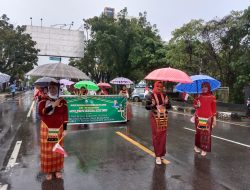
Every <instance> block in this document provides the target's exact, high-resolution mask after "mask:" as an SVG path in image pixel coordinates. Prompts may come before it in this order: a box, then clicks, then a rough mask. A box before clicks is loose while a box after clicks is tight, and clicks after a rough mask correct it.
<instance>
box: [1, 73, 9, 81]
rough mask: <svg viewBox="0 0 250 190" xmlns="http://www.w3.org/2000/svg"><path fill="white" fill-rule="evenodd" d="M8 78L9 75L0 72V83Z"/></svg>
mask: <svg viewBox="0 0 250 190" xmlns="http://www.w3.org/2000/svg"><path fill="white" fill-rule="evenodd" d="M9 80H10V75H7V74H5V73H1V72H0V83H5V82H9Z"/></svg>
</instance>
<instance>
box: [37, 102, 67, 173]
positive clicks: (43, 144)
mask: <svg viewBox="0 0 250 190" xmlns="http://www.w3.org/2000/svg"><path fill="white" fill-rule="evenodd" d="M50 105H51V100H49V99H43V100H41V102H40V103H39V114H40V116H41V127H40V149H41V155H40V157H41V170H42V172H44V173H50V172H57V171H61V170H62V169H63V164H64V156H63V155H61V154H58V153H56V152H53V151H52V148H53V146H54V145H55V144H56V143H57V142H58V140H59V139H61V137H62V132H63V130H64V129H63V125H64V124H65V123H67V121H68V108H67V103H66V101H65V100H61V102H60V106H58V107H55V108H54V109H53V110H51V111H50V112H49V113H46V108H47V107H49V106H50ZM60 145H61V146H62V147H63V140H62V141H60Z"/></svg>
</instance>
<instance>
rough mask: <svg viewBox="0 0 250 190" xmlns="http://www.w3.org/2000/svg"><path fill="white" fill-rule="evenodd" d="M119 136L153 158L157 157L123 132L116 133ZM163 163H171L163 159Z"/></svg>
mask: <svg viewBox="0 0 250 190" xmlns="http://www.w3.org/2000/svg"><path fill="white" fill-rule="evenodd" d="M116 134H117V135H119V136H121V137H122V138H124V139H125V140H127V141H129V142H130V143H132V144H133V145H135V146H137V147H138V148H140V149H141V150H143V151H144V152H146V153H148V154H150V155H151V156H153V157H155V153H154V152H153V151H151V150H149V149H148V148H146V147H145V146H143V145H141V144H140V143H138V142H136V141H134V140H133V139H131V138H130V137H128V136H127V135H124V134H123V133H121V132H118V131H117V132H116ZM162 162H163V163H164V164H166V165H167V164H169V163H170V162H169V161H168V160H166V159H163V160H162Z"/></svg>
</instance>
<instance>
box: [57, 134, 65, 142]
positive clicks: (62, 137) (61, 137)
mask: <svg viewBox="0 0 250 190" xmlns="http://www.w3.org/2000/svg"><path fill="white" fill-rule="evenodd" d="M63 138H64V135H62V137H61V138H60V139H59V141H58V142H57V143H60V142H61V141H62V140H63Z"/></svg>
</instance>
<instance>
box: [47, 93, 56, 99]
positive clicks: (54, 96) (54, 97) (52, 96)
mask: <svg viewBox="0 0 250 190" xmlns="http://www.w3.org/2000/svg"><path fill="white" fill-rule="evenodd" d="M48 96H49V97H50V98H52V99H57V98H58V94H55V95H51V93H50V92H49V93H48Z"/></svg>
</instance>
